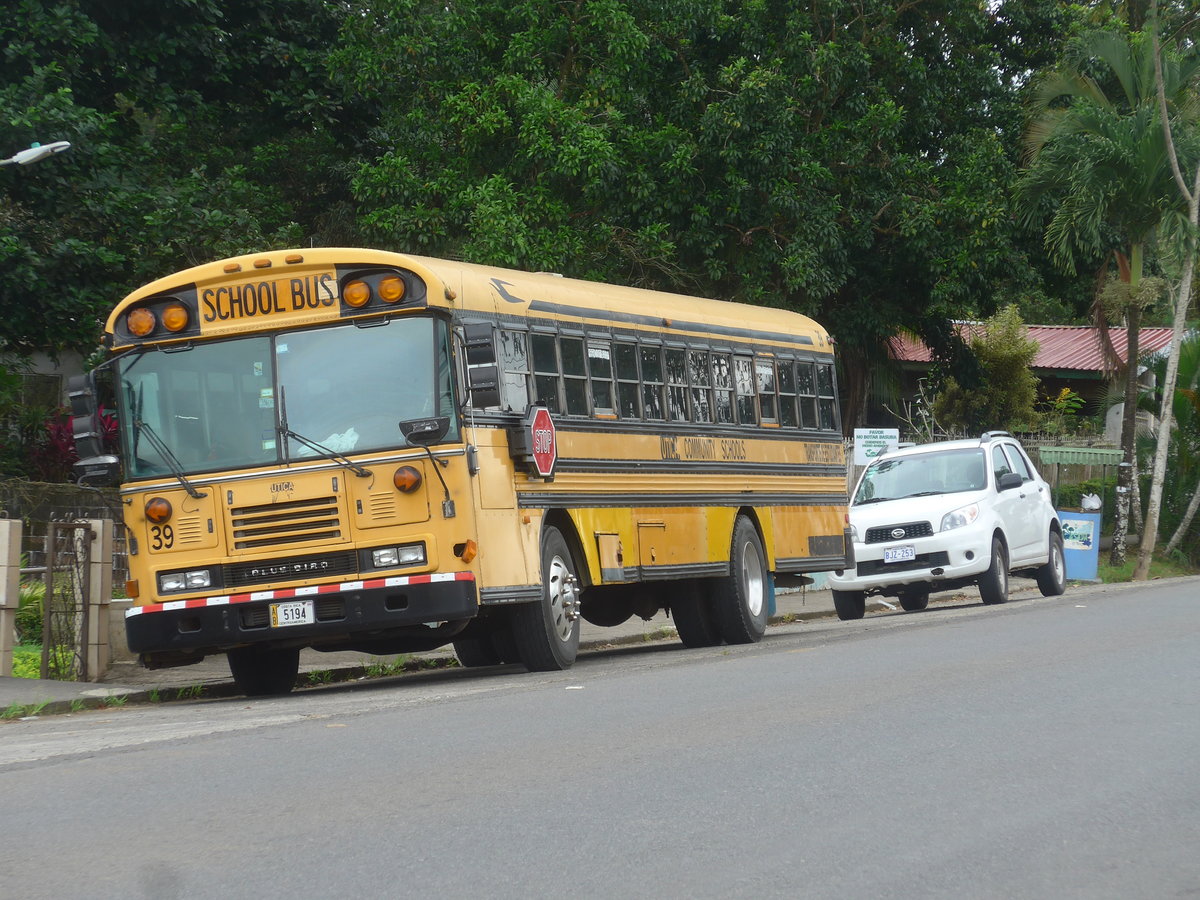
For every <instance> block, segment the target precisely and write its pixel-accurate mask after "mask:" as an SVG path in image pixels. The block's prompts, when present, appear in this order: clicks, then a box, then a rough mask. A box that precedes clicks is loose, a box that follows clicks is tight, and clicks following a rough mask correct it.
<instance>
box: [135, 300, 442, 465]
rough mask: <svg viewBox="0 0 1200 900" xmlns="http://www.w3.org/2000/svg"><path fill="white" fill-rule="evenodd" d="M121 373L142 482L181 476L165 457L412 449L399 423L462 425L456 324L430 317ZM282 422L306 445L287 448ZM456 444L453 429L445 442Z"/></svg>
mask: <svg viewBox="0 0 1200 900" xmlns="http://www.w3.org/2000/svg"><path fill="white" fill-rule="evenodd" d="M119 366H120V368H119V377H120V385H121V390H120V391H119V394H120V403H121V411H120V421H121V431H122V443H123V446H124V451H125V459H126V461H127V463H126V465H127V474H128V475H129V476H130V477H134V478H137V477H148V476H154V475H162V474H166V473H169V472H171V471H172V470H173V469H174V468H175V466H174V465H173V463H172V461H171V460H170V458H169V457H167V458H164V455H165V454H164V449H165V451H166V452H168V453H169V454H171V455H173V456H174V457H175V459H176V460H177V461H178V466H179V469H180V470H181V471H182V472H183V473H184V474H193V473H197V472H206V471H214V470H218V469H230V468H244V467H252V466H259V465H277V464H279V463H280V462H286V461H289V460H290V461H303V460H305V459H310V458H314V457H320V456H327V455H331V454H343V455H345V454H357V453H362V452H369V451H374V450H383V449H387V448H392V447H398V446H403V445H404V443H405V441H404V438H403V437H402V436H401V434H400V430H399V428H398V427H397V426H398V423H400V422H401V421H405V420H412V419H419V418H424V417H431V416H439V415H440V416H450V417H451V419H452V422H454V421H455V419H454V410H453V408H452V399H451V398H452V397H453V385H452V382H451V366H450V350H449V337H448V328H447V327H446V325H445V324H444V323H442V322H440V321H436V320H434V319H432V318H415V317H405V318H404V319H400V320H393V321H390V322H385V323H382V324H377V325H374V326H373V327H370V328H358V327H355V326H354V325H352V324H347V325H338V326H334V327H330V328H320V329H312V330H306V331H294V332H283V333H279V334H275V335H268V336H253V337H245V338H239V339H235V340H229V341H221V342H216V343H211V344H197V345H194V346H192V347H190V348H188V349H185V350H178V351H173V352H150V353H145V354H141V355H139V356H135V357H129V358H127V359H125V360H123V361H122V362H121V363H120V364H119ZM284 414H286V426H287V429H288V430H289V431H291V432H293V433H294V434H298V435H300V436H301V437H303V438H305V439H306V441H299V440H297V439H295V438H294V437H293V438H289V439H288V440H287V442H286V446H285V444H284V442H283V439H282V437H283V431H282V430H281V428H282V425H283V420H284ZM456 436H457V431H456V428H455V427H454V426H453V425H452V428H451V432H450V434H449V435H448V436H447V440H453V439H454V438H455V437H456ZM314 443H315V444H319V445H321V446H322V447H324V448H326V449H327V450H328V451H330V453H325V452H323V451H321V450H318V449H316V448H314V447H313V446H312V444H314Z"/></svg>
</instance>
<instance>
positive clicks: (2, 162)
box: [0, 141, 71, 166]
mask: <svg viewBox="0 0 1200 900" xmlns="http://www.w3.org/2000/svg"><path fill="white" fill-rule="evenodd" d="M70 149H71V142H70V141H54V142H53V143H50V144H39V143H37V142H36V141H35V142H34V143H33V145H32V146H30V147H29V149H28V150H20V151H18V152H17V153H14V154H13V155H12V156H10V157H9V158H8V159H0V166H27V165H29V164H30V163H35V162H37V161H38V160H42V159H45V158H46V157H47V156H53V155H54V154H55V153H62V152H63V151H64V150H70Z"/></svg>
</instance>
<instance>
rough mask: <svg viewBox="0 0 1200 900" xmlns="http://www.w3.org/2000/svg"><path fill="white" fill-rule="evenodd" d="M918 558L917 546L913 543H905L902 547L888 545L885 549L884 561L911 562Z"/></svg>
mask: <svg viewBox="0 0 1200 900" xmlns="http://www.w3.org/2000/svg"><path fill="white" fill-rule="evenodd" d="M916 558H917V548H916V547H914V546H913V545H912V544H905V545H903V546H902V547H888V548H887V549H886V550H884V551H883V561H884V562H885V563H898V562H911V561H912V560H914V559H916Z"/></svg>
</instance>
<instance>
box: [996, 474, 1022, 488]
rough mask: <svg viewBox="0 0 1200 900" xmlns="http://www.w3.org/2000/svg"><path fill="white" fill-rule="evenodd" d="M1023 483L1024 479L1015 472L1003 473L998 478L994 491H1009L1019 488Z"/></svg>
mask: <svg viewBox="0 0 1200 900" xmlns="http://www.w3.org/2000/svg"><path fill="white" fill-rule="evenodd" d="M1024 483H1025V479H1023V478H1022V477H1021V476H1020V475H1018V474H1017V473H1016V472H1005V473H1004V474H1003V475H1001V476H1000V480H999V481H997V482H996V490H998V491H1011V490H1012V489H1013V488H1019V487H1020V486H1021V485H1023V484H1024Z"/></svg>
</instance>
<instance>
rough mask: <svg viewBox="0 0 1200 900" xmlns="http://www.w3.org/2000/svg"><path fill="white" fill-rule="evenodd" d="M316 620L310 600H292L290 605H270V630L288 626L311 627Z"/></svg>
mask: <svg viewBox="0 0 1200 900" xmlns="http://www.w3.org/2000/svg"><path fill="white" fill-rule="evenodd" d="M316 620H317V619H316V616H315V615H313V602H312V601H311V600H293V601H292V602H290V603H272V604H271V627H272V628H285V627H287V626H288V625H311V624H313V622H315V621H316Z"/></svg>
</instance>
